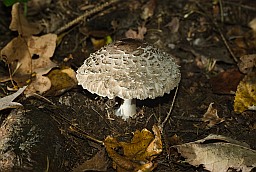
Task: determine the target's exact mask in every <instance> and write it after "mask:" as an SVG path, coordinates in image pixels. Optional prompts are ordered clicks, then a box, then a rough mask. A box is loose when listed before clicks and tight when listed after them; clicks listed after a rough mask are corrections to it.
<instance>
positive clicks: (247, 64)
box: [238, 54, 256, 73]
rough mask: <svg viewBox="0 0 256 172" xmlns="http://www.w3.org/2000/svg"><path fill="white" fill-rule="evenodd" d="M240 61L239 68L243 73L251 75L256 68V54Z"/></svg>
mask: <svg viewBox="0 0 256 172" xmlns="http://www.w3.org/2000/svg"><path fill="white" fill-rule="evenodd" d="M240 60H241V61H240V62H239V63H238V67H239V69H240V71H241V72H243V73H249V72H251V71H252V69H253V68H254V67H256V54H249V55H244V56H242V57H241V58H240Z"/></svg>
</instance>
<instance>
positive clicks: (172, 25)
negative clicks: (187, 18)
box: [166, 17, 180, 33]
mask: <svg viewBox="0 0 256 172" xmlns="http://www.w3.org/2000/svg"><path fill="white" fill-rule="evenodd" d="M166 26H167V27H168V28H169V30H170V31H171V33H177V32H178V30H179V28H180V21H179V18H178V17H174V18H172V21H171V22H169V23H168V24H167V25H166Z"/></svg>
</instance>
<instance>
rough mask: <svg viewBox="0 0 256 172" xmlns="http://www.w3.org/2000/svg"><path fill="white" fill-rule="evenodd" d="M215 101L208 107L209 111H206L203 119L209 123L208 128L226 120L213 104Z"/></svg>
mask: <svg viewBox="0 0 256 172" xmlns="http://www.w3.org/2000/svg"><path fill="white" fill-rule="evenodd" d="M213 104H214V103H211V104H210V105H209V107H208V109H207V111H206V112H205V114H204V116H203V118H202V120H203V121H204V122H205V123H207V127H208V128H211V127H213V126H214V125H216V124H219V123H221V122H223V121H224V119H223V118H220V117H219V116H218V112H217V109H215V108H214V107H213V106H212V105H213Z"/></svg>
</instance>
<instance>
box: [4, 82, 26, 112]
mask: <svg viewBox="0 0 256 172" xmlns="http://www.w3.org/2000/svg"><path fill="white" fill-rule="evenodd" d="M25 89H26V86H25V87H22V88H20V89H19V90H18V91H17V92H16V93H13V94H11V95H8V96H6V97H3V98H0V110H3V109H7V108H16V107H20V106H22V104H20V103H17V102H13V100H14V99H16V98H17V97H18V96H19V95H20V94H21V93H23V91H24V90H25Z"/></svg>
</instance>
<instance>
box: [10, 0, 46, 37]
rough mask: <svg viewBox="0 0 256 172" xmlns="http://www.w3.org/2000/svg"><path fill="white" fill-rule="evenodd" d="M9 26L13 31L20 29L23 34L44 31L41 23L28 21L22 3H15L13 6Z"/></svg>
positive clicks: (27, 34) (19, 31) (28, 34)
mask: <svg viewBox="0 0 256 172" xmlns="http://www.w3.org/2000/svg"><path fill="white" fill-rule="evenodd" d="M9 28H10V29H11V30H12V31H18V33H19V34H20V35H22V36H30V35H34V34H38V33H40V32H41V31H42V28H41V27H40V25H38V24H35V23H29V22H28V21H27V19H26V18H25V16H24V12H23V10H22V7H21V6H20V3H15V4H14V5H13V6H12V21H11V24H10V26H9Z"/></svg>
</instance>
